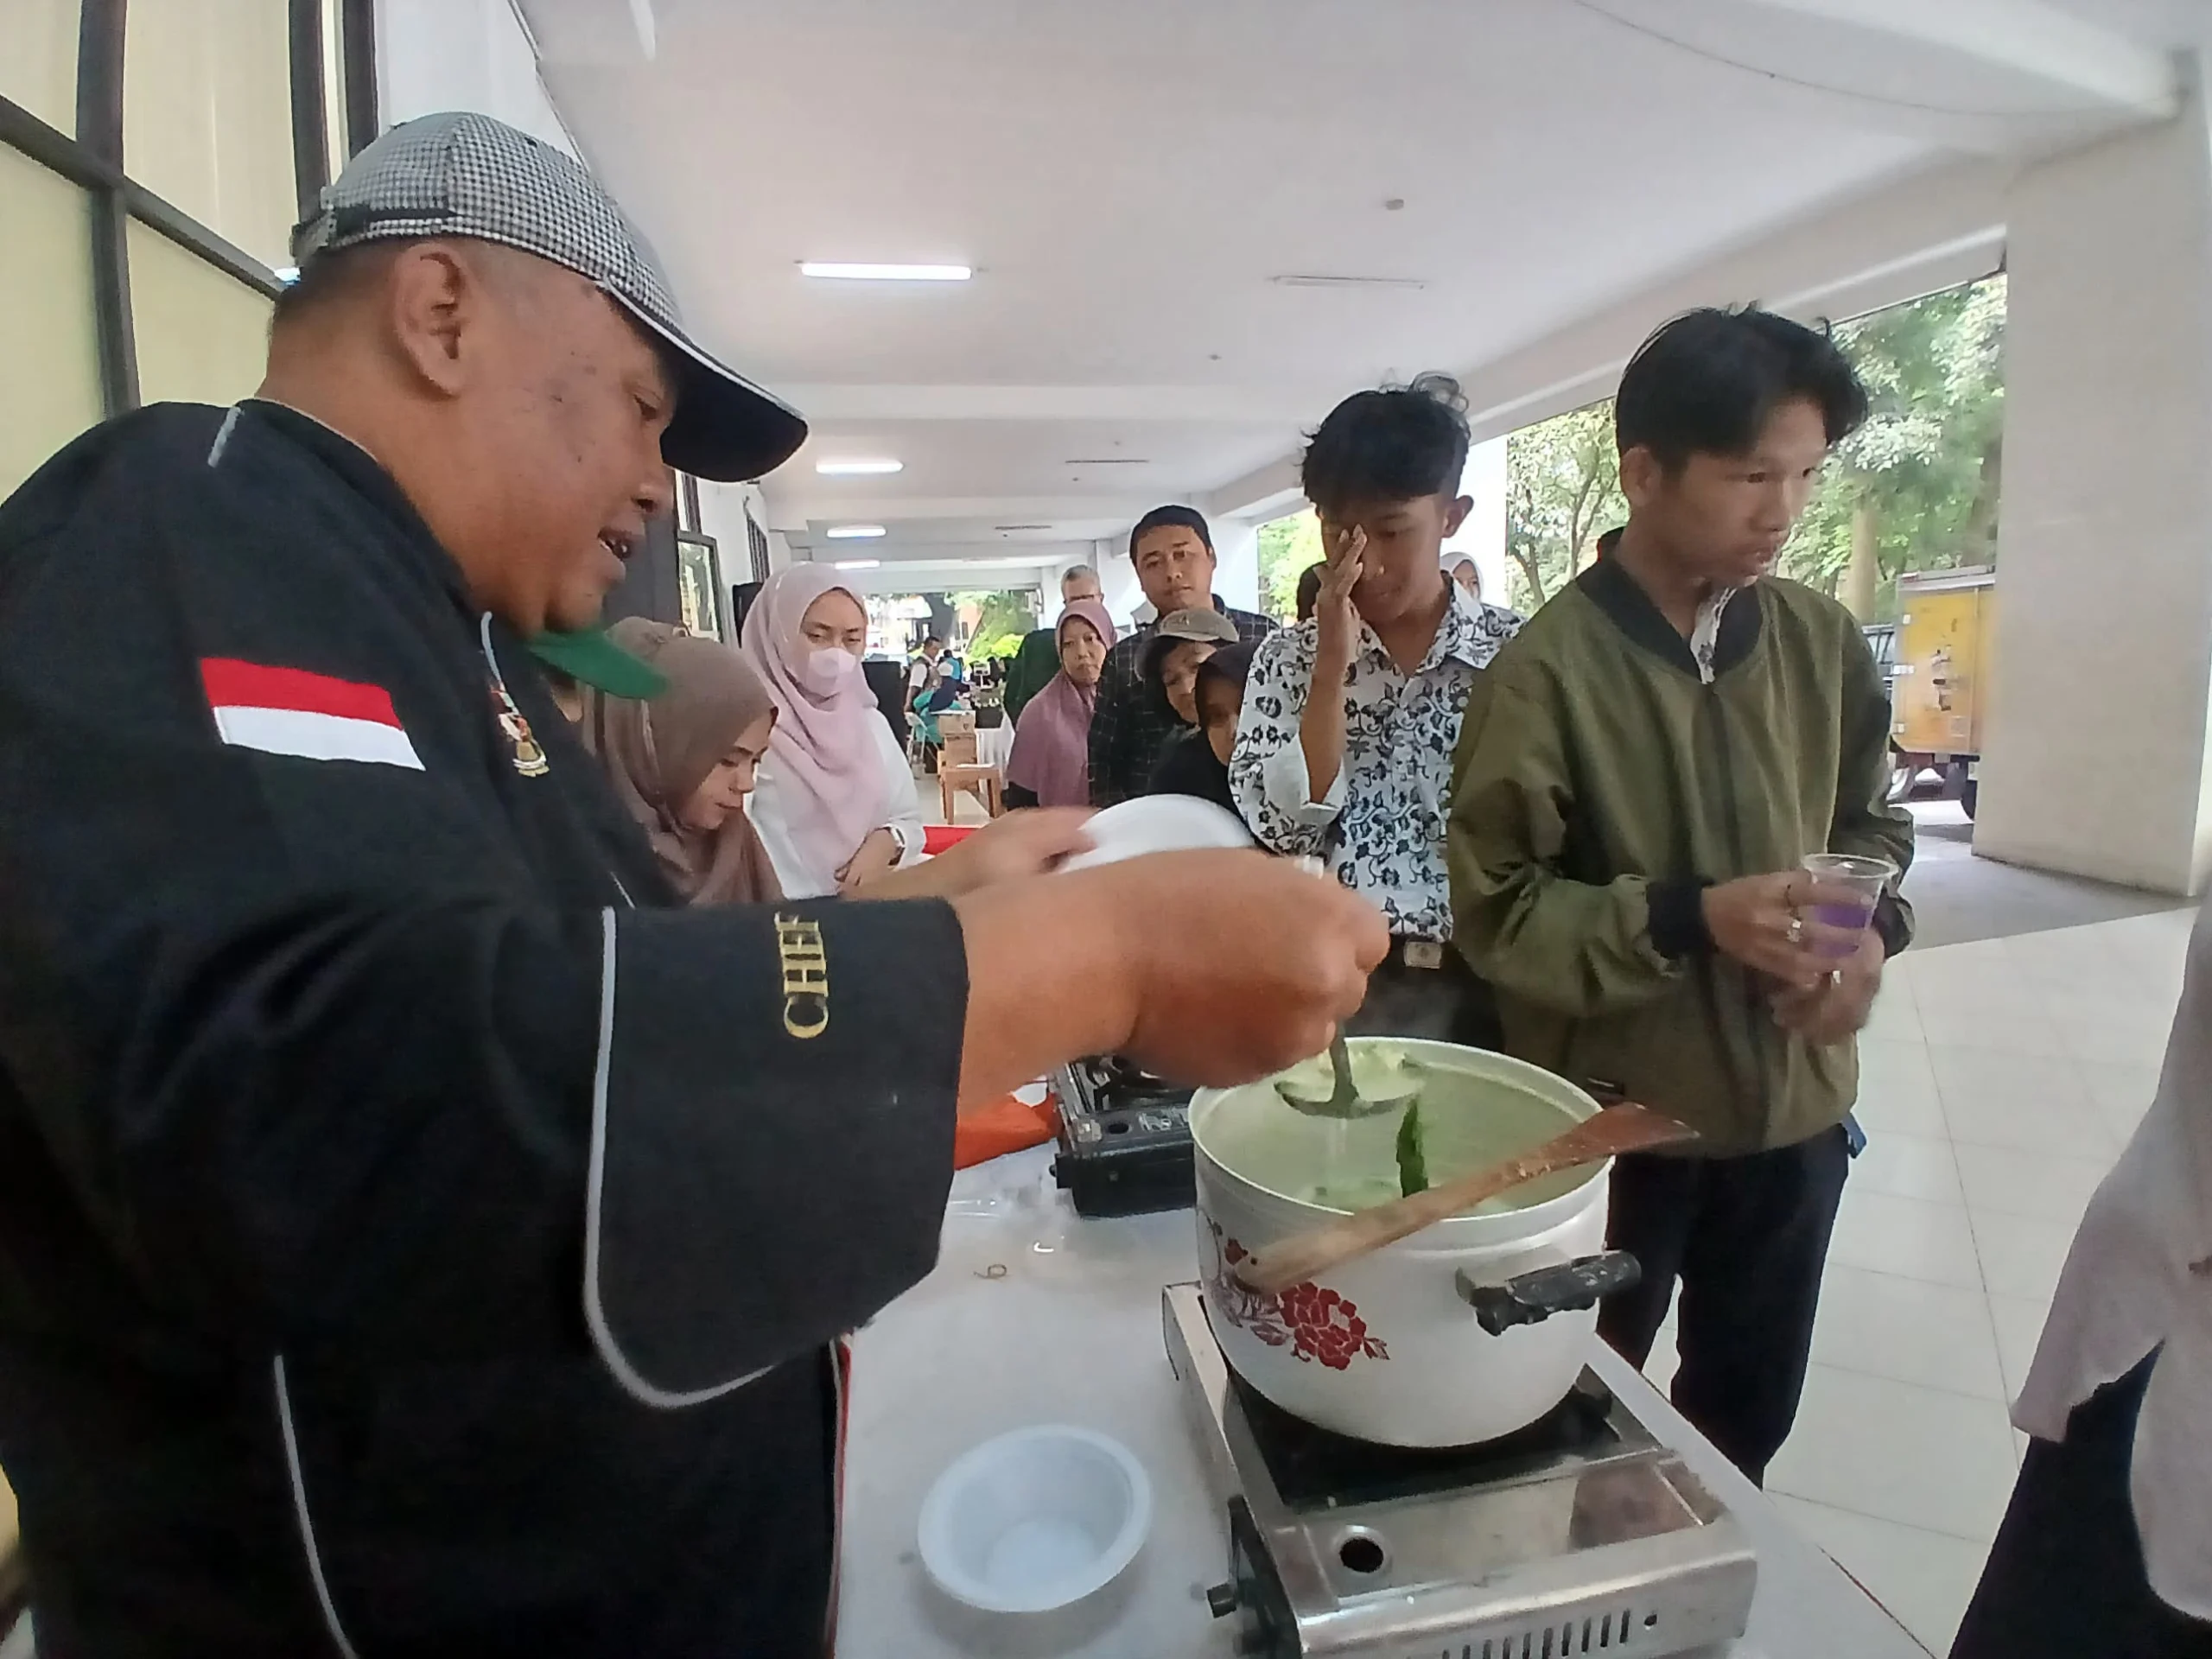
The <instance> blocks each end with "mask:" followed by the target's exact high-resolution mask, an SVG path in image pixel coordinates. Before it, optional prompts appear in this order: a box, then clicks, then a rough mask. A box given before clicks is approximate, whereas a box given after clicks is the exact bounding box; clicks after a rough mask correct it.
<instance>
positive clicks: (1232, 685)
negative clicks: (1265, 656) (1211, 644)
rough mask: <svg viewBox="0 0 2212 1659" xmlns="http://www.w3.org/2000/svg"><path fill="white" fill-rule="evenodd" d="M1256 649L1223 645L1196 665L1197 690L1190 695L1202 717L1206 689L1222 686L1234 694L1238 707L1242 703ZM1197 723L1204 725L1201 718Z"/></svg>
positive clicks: (1245, 646)
mask: <svg viewBox="0 0 2212 1659" xmlns="http://www.w3.org/2000/svg"><path fill="white" fill-rule="evenodd" d="M1255 649H1256V647H1255V646H1252V645H1224V646H1223V647H1222V648H1221V649H1220V650H1219V651H1217V652H1214V654H1213V655H1212V656H1211V657H1209V658H1206V659H1205V661H1204V662H1203V663H1200V664H1198V689H1197V690H1196V691H1195V692H1193V693H1192V695H1193V696H1195V697H1196V699H1197V701H1198V713H1199V715H1201V716H1203V715H1205V706H1206V687H1208V686H1209V685H1217V686H1224V687H1226V688H1227V689H1229V690H1231V691H1234V692H1235V693H1236V702H1237V705H1238V707H1240V708H1241V707H1243V702H1244V683H1245V682H1246V681H1247V680H1249V679H1250V678H1251V677H1252V656H1253V653H1254V652H1255ZM1199 723H1200V724H1201V725H1203V724H1204V723H1205V721H1204V720H1203V718H1202V719H1201V720H1200V721H1199Z"/></svg>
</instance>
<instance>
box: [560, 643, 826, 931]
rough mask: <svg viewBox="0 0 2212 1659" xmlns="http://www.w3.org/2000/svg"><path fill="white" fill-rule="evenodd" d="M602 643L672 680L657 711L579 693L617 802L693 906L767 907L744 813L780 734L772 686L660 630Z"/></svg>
mask: <svg viewBox="0 0 2212 1659" xmlns="http://www.w3.org/2000/svg"><path fill="white" fill-rule="evenodd" d="M607 633H608V637H609V638H610V639H613V641H614V643H615V644H616V645H620V646H621V647H622V648H623V649H624V650H625V651H627V652H629V653H630V654H631V655H632V656H633V657H635V658H638V659H639V661H641V662H644V663H645V664H649V665H650V666H651V667H652V668H654V669H656V670H658V671H659V673H660V674H661V675H662V677H664V678H665V679H666V680H667V682H668V689H667V690H665V691H664V692H662V693H661V694H660V695H659V696H657V697H655V698H653V699H652V701H651V702H631V701H629V700H627V699H626V698H621V697H610V696H606V695H605V694H603V693H601V692H600V691H597V690H593V689H592V688H591V687H589V686H584V687H582V688H580V694H581V697H582V717H581V720H580V721H579V728H580V730H581V733H582V737H583V740H584V742H585V744H586V746H587V747H589V748H590V749H591V751H592V752H593V753H594V754H596V755H598V756H599V758H600V760H601V762H602V763H603V764H604V765H605V766H606V767H607V776H608V778H609V779H610V780H611V781H612V782H613V785H614V792H615V794H616V795H618V796H620V798H621V801H622V804H624V805H625V806H626V807H628V808H629V809H630V815H631V817H633V818H635V819H636V820H637V821H638V823H639V826H640V827H642V828H643V829H644V830H645V838H646V840H647V841H649V842H652V849H653V852H654V853H655V854H656V855H658V858H659V860H660V863H661V868H663V869H664V870H665V871H667V873H668V877H669V880H670V881H671V883H672V884H673V885H674V886H675V887H676V890H677V892H678V893H682V894H683V896H684V898H686V899H689V900H690V902H691V903H693V904H695V905H759V904H772V903H773V902H774V901H775V900H777V899H780V898H782V897H783V890H782V888H781V887H780V886H779V884H778V882H777V880H776V873H775V870H774V868H772V866H771V864H770V862H769V859H768V853H767V849H766V848H764V847H763V846H762V845H761V844H760V836H759V835H758V834H757V833H755V831H754V829H753V822H752V820H751V819H750V818H749V817H747V816H746V811H745V798H746V797H747V795H749V794H751V793H752V791H753V779H754V773H755V770H756V768H757V767H758V766H759V765H760V760H761V759H762V757H763V756H765V755H766V753H767V751H768V741H769V734H770V733H771V732H772V731H773V730H774V729H775V725H776V705H775V703H774V702H772V701H771V700H770V698H769V696H768V689H767V687H766V686H765V685H763V684H762V683H761V682H760V676H759V675H758V674H756V673H755V672H753V665H752V664H750V663H748V662H747V661H746V659H745V658H744V656H743V654H742V653H741V652H736V651H733V650H732V649H730V647H728V645H718V644H716V643H715V641H713V640H711V639H693V638H692V637H691V636H690V635H689V634H687V633H683V632H678V631H677V629H675V628H672V627H671V626H669V625H668V624H667V623H665V622H652V621H648V620H645V618H643V617H629V618H626V619H625V620H622V621H620V622H617V623H616V624H615V625H614V626H613V627H612V628H610V629H608V630H607Z"/></svg>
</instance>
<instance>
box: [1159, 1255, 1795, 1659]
mask: <svg viewBox="0 0 2212 1659" xmlns="http://www.w3.org/2000/svg"><path fill="white" fill-rule="evenodd" d="M1162 1304H1163V1310H1164V1313H1165V1317H1166V1338H1167V1357H1168V1359H1169V1361H1170V1362H1171V1363H1173V1366H1174V1368H1175V1374H1176V1376H1178V1377H1179V1378H1180V1379H1181V1381H1182V1383H1183V1397H1184V1402H1185V1406H1186V1408H1188V1410H1189V1413H1190V1416H1191V1421H1192V1426H1193V1427H1194V1428H1195V1429H1196V1430H1197V1433H1198V1442H1199V1444H1200V1446H1201V1447H1202V1448H1203V1451H1202V1455H1203V1457H1204V1459H1205V1463H1206V1465H1207V1474H1208V1478H1209V1481H1210V1484H1211V1486H1212V1488H1213V1491H1214V1493H1215V1495H1216V1497H1217V1498H1219V1500H1220V1501H1221V1503H1223V1504H1224V1506H1225V1508H1226V1510H1227V1511H1228V1521H1229V1539H1230V1572H1231V1575H1232V1576H1231V1578H1230V1581H1229V1582H1228V1583H1226V1584H1222V1585H1217V1586H1215V1587H1214V1588H1213V1589H1212V1590H1211V1591H1209V1592H1207V1599H1208V1601H1209V1602H1210V1603H1211V1605H1212V1608H1213V1611H1214V1616H1215V1617H1216V1618H1231V1617H1234V1618H1236V1619H1237V1621H1238V1635H1237V1641H1236V1651H1237V1652H1238V1653H1239V1654H1240V1655H1245V1656H1250V1659H1319V1656H1329V1659H1338V1656H1347V1659H1348V1656H1360V1659H1569V1656H1581V1655H1585V1654H1594V1655H1602V1656H1605V1659H1659V1656H1662V1655H1676V1654H1682V1653H1687V1652H1688V1651H1691V1650H1692V1649H1699V1648H1704V1647H1707V1646H1709V1645H1713V1644H1718V1643H1724V1642H1726V1641H1729V1640H1731V1639H1732V1638H1733V1637H1738V1636H1740V1635H1742V1634H1743V1630H1744V1626H1745V1621H1746V1620H1747V1619H1748V1618H1750V1615H1751V1590H1752V1586H1753V1585H1754V1583H1755V1582H1756V1580H1757V1578H1758V1563H1757V1560H1756V1559H1755V1558H1754V1556H1753V1554H1752V1550H1751V1538H1750V1535H1749V1534H1748V1533H1747V1532H1746V1531H1745V1529H1744V1527H1743V1525H1742V1523H1741V1522H1738V1520H1737V1519H1736V1518H1735V1517H1734V1516H1732V1515H1730V1514H1729V1513H1728V1511H1727V1510H1725V1509H1724V1508H1722V1507H1721V1505H1720V1504H1719V1502H1718V1501H1716V1500H1715V1499H1714V1498H1713V1497H1712V1496H1711V1494H1709V1493H1708V1492H1707V1491H1706V1490H1705V1488H1704V1486H1703V1485H1702V1484H1700V1483H1699V1481H1698V1480H1697V1478H1696V1477H1695V1476H1694V1475H1693V1474H1691V1473H1690V1471H1689V1470H1688V1468H1686V1467H1685V1466H1684V1465H1683V1464H1682V1462H1681V1459H1680V1458H1679V1457H1678V1456H1676V1455H1675V1452H1673V1451H1672V1449H1670V1448H1669V1447H1668V1446H1665V1445H1663V1444H1662V1443H1661V1442H1660V1441H1659V1440H1658V1439H1657V1438H1656V1436H1654V1435H1653V1434H1652V1433H1651V1432H1650V1431H1649V1429H1647V1428H1645V1427H1644V1426H1643V1424H1642V1423H1641V1422H1639V1421H1637V1419H1636V1418H1635V1416H1634V1415H1632V1414H1630V1412H1629V1410H1628V1408H1626V1407H1624V1406H1623V1405H1622V1404H1621V1403H1620V1402H1618V1400H1616V1399H1614V1398H1613V1397H1612V1395H1611V1391H1610V1390H1608V1389H1606V1388H1605V1385H1604V1384H1603V1383H1600V1382H1599V1380H1598V1378H1597V1377H1596V1376H1595V1375H1594V1374H1592V1373H1591V1372H1589V1371H1585V1372H1584V1373H1583V1374H1582V1377H1581V1380H1580V1382H1579V1383H1577V1384H1576V1386H1575V1389H1574V1391H1573V1393H1571V1394H1569V1395H1568V1396H1567V1399H1566V1400H1565V1401H1563V1402H1560V1406H1559V1408H1557V1409H1556V1410H1554V1412H1552V1413H1551V1414H1549V1415H1548V1416H1547V1417H1545V1418H1542V1419H1541V1420H1539V1421H1537V1422H1535V1423H1534V1424H1531V1425H1530V1426H1529V1427H1527V1428H1525V1429H1522V1430H1521V1431H1520V1432H1519V1433H1515V1434H1512V1435H1509V1436H1507V1437H1506V1438H1505V1439H1503V1440H1496V1441H1492V1442H1491V1443H1489V1444H1488V1445H1486V1446H1475V1447H1462V1448H1457V1449H1451V1450H1444V1451H1406V1450H1403V1449H1401V1448H1398V1447H1395V1446H1374V1445H1370V1444H1368V1443H1366V1442H1364V1441H1360V1440H1351V1439H1348V1438H1346V1437H1345V1436H1343V1435H1340V1434H1335V1433H1330V1432H1329V1431H1327V1430H1325V1429H1320V1428H1316V1427H1313V1425H1311V1424H1309V1423H1306V1422H1302V1421H1300V1420H1298V1419H1296V1418H1294V1417H1292V1416H1291V1415H1290V1414H1288V1413H1287V1412H1285V1411H1283V1410H1282V1409H1281V1408H1279V1407H1276V1406H1274V1405H1272V1404H1270V1403H1269V1402H1268V1401H1267V1400H1265V1399H1263V1398H1262V1396H1261V1395H1259V1394H1258V1393H1257V1392H1256V1391H1255V1389H1252V1388H1251V1387H1250V1386H1249V1384H1247V1383H1245V1382H1244V1381H1243V1379H1242V1378H1240V1377H1238V1376H1236V1374H1235V1373H1234V1372H1232V1371H1231V1370H1230V1369H1229V1366H1228V1363H1227V1362H1226V1361H1224V1359H1223V1357H1222V1353H1221V1349H1220V1347H1219V1345H1218V1344H1216V1342H1215V1341H1214V1339H1213V1333H1212V1332H1211V1330H1210V1329H1209V1328H1208V1326H1207V1324H1206V1314H1205V1304H1204V1301H1203V1300H1202V1299H1201V1297H1200V1294H1199V1291H1198V1287H1197V1286H1196V1285H1170V1286H1168V1287H1167V1288H1166V1292H1165V1293H1164V1294H1163V1297H1162Z"/></svg>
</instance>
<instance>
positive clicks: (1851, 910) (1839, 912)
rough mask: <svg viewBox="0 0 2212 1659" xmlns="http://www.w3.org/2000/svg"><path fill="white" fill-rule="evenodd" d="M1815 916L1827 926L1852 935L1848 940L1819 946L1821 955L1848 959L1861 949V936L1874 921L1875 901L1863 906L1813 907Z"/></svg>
mask: <svg viewBox="0 0 2212 1659" xmlns="http://www.w3.org/2000/svg"><path fill="white" fill-rule="evenodd" d="M1813 915H1814V918H1815V919H1816V920H1818V921H1820V922H1822V923H1824V924H1825V925H1827V926H1829V927H1840V928H1842V929H1844V930H1845V931H1847V932H1848V933H1850V935H1851V938H1849V939H1848V940H1844V939H1833V940H1829V941H1827V942H1826V943H1824V944H1821V945H1819V946H1818V947H1816V948H1817V949H1818V950H1819V951H1820V953H1821V955H1822V956H1824V957H1847V956H1849V955H1851V953H1852V952H1853V951H1854V950H1858V949H1859V935H1860V934H1861V933H1864V932H1865V931H1866V929H1867V927H1868V926H1869V925H1871V924H1872V921H1873V919H1874V901H1873V900H1872V899H1868V900H1867V901H1866V904H1865V906H1859V905H1815V906H1813Z"/></svg>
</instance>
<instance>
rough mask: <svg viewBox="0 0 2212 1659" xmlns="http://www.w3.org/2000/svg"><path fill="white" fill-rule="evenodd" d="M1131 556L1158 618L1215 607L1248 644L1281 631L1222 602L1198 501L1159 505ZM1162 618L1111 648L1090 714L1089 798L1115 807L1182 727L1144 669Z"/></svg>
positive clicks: (1143, 521)
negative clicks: (1149, 644)
mask: <svg viewBox="0 0 2212 1659" xmlns="http://www.w3.org/2000/svg"><path fill="white" fill-rule="evenodd" d="M1129 558H1130V560H1131V562H1132V563H1135V566H1136V568H1137V581H1138V582H1139V583H1141V585H1142V587H1143V588H1144V596H1145V598H1146V599H1147V600H1149V601H1151V602H1152V608H1153V611H1154V615H1155V617H1160V616H1166V615H1169V614H1171V613H1173V612H1176V611H1183V610H1190V609H1193V608H1195V607H1202V606H1203V607H1211V608H1212V609H1214V610H1217V611H1218V612H1220V613H1222V615H1224V616H1225V617H1227V618H1228V619H1229V620H1230V623H1231V624H1232V625H1233V626H1235V628H1236V637H1237V638H1238V639H1240V640H1242V641H1243V643H1244V644H1246V645H1256V644H1257V643H1258V642H1259V641H1261V640H1262V639H1266V638H1267V637H1268V635H1269V634H1270V633H1273V632H1274V627H1275V625H1274V623H1273V622H1271V621H1269V620H1268V619H1267V618H1266V617H1264V616H1259V615H1255V613H1252V612H1250V611H1239V610H1235V609H1232V608H1231V607H1229V606H1227V605H1224V604H1223V603H1222V602H1221V601H1220V599H1219V598H1218V597H1217V596H1216V594H1214V591H1213V572H1214V551H1213V532H1212V531H1211V530H1209V529H1208V528H1207V527H1206V521H1205V516H1204V515H1203V514H1201V513H1199V512H1198V511H1197V510H1196V509H1195V508H1192V507H1178V506H1167V507H1154V509H1153V510H1152V511H1151V512H1147V514H1145V516H1144V517H1143V518H1140V519H1138V520H1137V527H1136V528H1135V530H1133V531H1130V532H1129ZM1156 626H1158V624H1157V622H1156V621H1154V622H1151V623H1147V624H1146V625H1145V626H1142V627H1141V628H1138V629H1136V630H1135V631H1134V632H1131V633H1130V634H1129V635H1128V638H1126V639H1123V640H1122V641H1121V642H1120V643H1119V644H1118V645H1116V646H1115V647H1114V649H1113V650H1112V651H1110V652H1108V653H1107V654H1106V671H1105V672H1104V673H1103V674H1102V675H1100V676H1099V677H1098V702H1097V704H1096V707H1095V709H1093V710H1092V713H1091V716H1090V804H1092V805H1093V806H1111V805H1113V804H1114V803H1116V801H1126V800H1128V798H1130V797H1131V796H1132V795H1141V794H1143V793H1144V791H1145V785H1146V784H1147V782H1149V781H1150V779H1151V778H1152V773H1153V768H1154V767H1155V766H1158V765H1159V764H1160V754H1161V753H1162V751H1164V750H1165V749H1166V747H1167V745H1168V744H1169V743H1170V742H1171V741H1173V739H1174V738H1175V736H1176V735H1177V734H1179V732H1180V731H1181V730H1182V729H1183V727H1182V722H1181V721H1179V720H1178V719H1177V718H1176V715H1175V711H1174V710H1173V709H1171V708H1169V707H1168V706H1167V699H1166V696H1164V695H1162V693H1161V691H1160V687H1159V685H1158V684H1157V683H1153V682H1148V681H1147V678H1146V677H1145V673H1144V658H1145V646H1146V645H1147V642H1148V641H1149V640H1150V639H1152V636H1153V632H1154V628H1155V627H1156Z"/></svg>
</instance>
